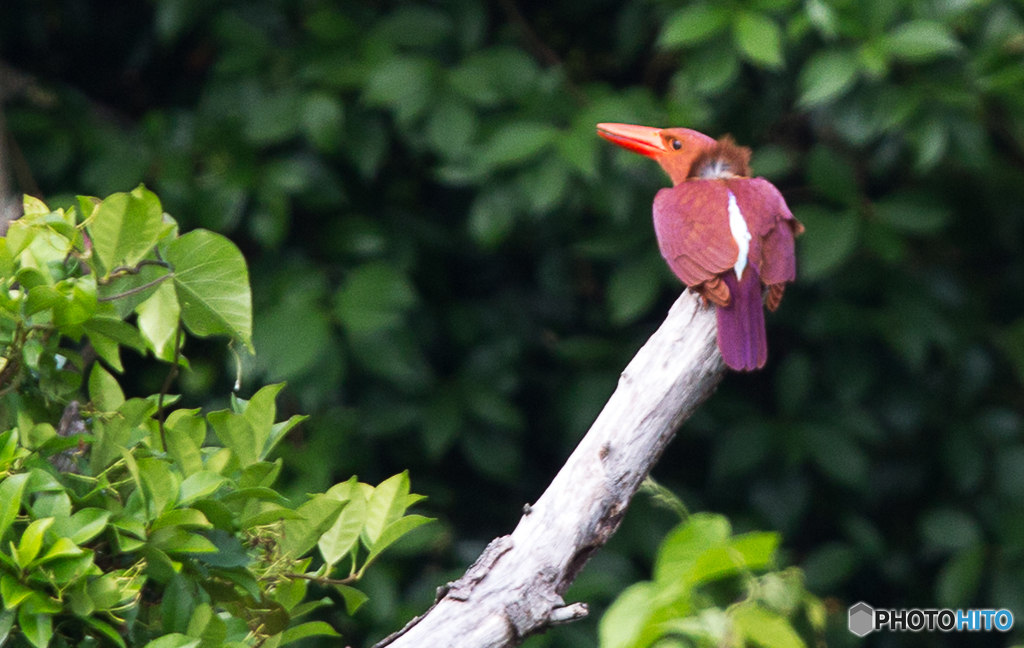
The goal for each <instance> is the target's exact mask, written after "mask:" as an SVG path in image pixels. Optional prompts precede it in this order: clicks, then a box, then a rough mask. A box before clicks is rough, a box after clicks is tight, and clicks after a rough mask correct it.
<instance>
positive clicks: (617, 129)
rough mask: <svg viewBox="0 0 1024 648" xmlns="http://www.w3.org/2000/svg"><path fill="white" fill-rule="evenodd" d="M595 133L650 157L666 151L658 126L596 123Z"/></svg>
mask: <svg viewBox="0 0 1024 648" xmlns="http://www.w3.org/2000/svg"><path fill="white" fill-rule="evenodd" d="M597 134H598V135H600V136H601V137H603V138H605V139H606V140H608V141H609V142H611V143H613V144H618V145H619V146H621V147H622V148H624V149H628V150H630V151H633V152H634V153H639V154H640V155H646V156H647V157H650V158H656V157H658V156H659V155H661V154H662V153H665V152H666V151H667V149H666V148H665V140H663V139H662V138H661V129H660V128H651V127H650V126H633V125H632V124H598V125H597Z"/></svg>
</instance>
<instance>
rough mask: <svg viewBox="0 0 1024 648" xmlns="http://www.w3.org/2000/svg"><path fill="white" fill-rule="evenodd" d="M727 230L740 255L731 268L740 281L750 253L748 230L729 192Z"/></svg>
mask: <svg viewBox="0 0 1024 648" xmlns="http://www.w3.org/2000/svg"><path fill="white" fill-rule="evenodd" d="M729 230H730V231H731V232H732V238H733V240H735V241H736V246H737V247H739V249H740V253H739V254H738V255H736V265H734V266H733V270H735V271H736V280H737V281H739V280H741V279H742V275H743V269H744V268H746V267H747V255H748V254H749V253H750V239H751V238H752V237H751V235H750V230H749V229H747V221H746V219H744V218H743V214H741V213H740V206H739V205H738V204H736V196H735V195H734V194H733V192H731V191H730V192H729Z"/></svg>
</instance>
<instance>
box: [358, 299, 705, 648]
mask: <svg viewBox="0 0 1024 648" xmlns="http://www.w3.org/2000/svg"><path fill="white" fill-rule="evenodd" d="M715 332H716V328H715V314H714V310H713V309H709V308H707V307H705V306H702V305H701V303H700V299H699V298H698V297H696V296H695V295H693V294H691V293H689V292H687V293H685V294H683V296H681V297H680V298H679V299H678V300H677V301H676V303H675V305H674V306H673V307H672V310H671V311H670V312H669V315H668V317H667V318H666V320H665V322H664V324H662V326H661V328H659V329H658V331H657V332H656V333H655V334H654V335H653V336H652V337H651V339H650V340H649V341H648V342H647V344H645V345H644V347H643V348H642V349H640V351H639V352H638V353H637V354H636V357H634V358H633V360H632V361H631V362H630V363H629V366H627V367H626V370H625V371H624V372H623V373H622V376H621V377H620V379H619V386H618V388H617V389H616V390H615V393H614V394H612V397H611V398H610V399H609V400H608V403H607V404H606V405H605V407H604V409H603V410H602V411H601V414H600V415H599V416H598V417H597V420H596V421H594V424H593V426H591V428H590V431H589V432H588V433H587V435H586V436H585V437H584V438H583V440H582V441H580V444H579V446H578V447H577V448H576V450H575V451H574V452H573V454H572V456H571V457H569V460H568V461H567V462H566V464H565V466H563V467H562V470H561V471H559V473H558V475H556V476H555V478H554V480H553V481H552V482H551V485H550V486H548V489H547V490H546V491H545V492H544V494H543V495H542V496H541V498H540V499H539V500H537V502H536V503H535V504H533V505H531V506H530V507H529V509H528V512H524V515H523V517H522V518H521V519H520V521H519V525H518V526H517V527H516V529H515V531H513V532H512V534H511V535H509V536H503V537H502V538H498V539H497V540H495V541H493V542H492V543H491V544H490V545H488V549H487V550H485V552H484V555H482V556H481V558H480V559H479V560H478V561H477V562H476V563H475V564H474V566H473V567H472V568H470V570H469V571H467V572H466V575H465V576H463V577H462V578H461V579H459V580H458V581H456V582H455V583H451V584H449V586H448V587H446V588H442V589H441V590H440V591H439V592H438V601H437V602H436V603H435V604H434V606H433V607H432V608H431V609H430V610H428V611H427V612H426V613H425V614H424V615H423V616H422V617H419V618H418V619H414V620H413V621H411V622H410V623H409V624H408V625H406V627H405V628H403V629H402V630H400V631H398V632H396V633H395V634H393V635H391V636H390V637H387V638H386V639H384V640H383V641H382V642H380V643H379V644H377V646H376V648H383V647H384V646H389V645H390V646H392V648H411V647H413V646H417V647H418V646H439V647H440V646H444V647H446V648H512V647H514V646H518V645H519V644H521V643H522V642H523V641H524V640H525V638H526V637H527V636H529V635H531V634H535V633H537V632H543V631H544V630H546V629H547V628H548V627H550V626H552V625H555V624H559V623H567V622H569V621H573V620H576V619H580V618H582V617H583V616H584V615H585V614H586V607H585V606H583V605H581V604H570V605H566V603H565V601H563V600H562V595H563V594H565V592H566V590H568V589H569V586H570V585H571V584H572V582H573V580H575V578H576V575H577V574H578V573H579V572H580V570H582V569H583V566H584V565H585V564H586V563H587V560H589V559H590V557H591V556H592V555H593V554H594V553H595V552H597V551H598V550H599V549H600V548H601V547H602V546H604V544H605V543H606V542H607V541H608V539H609V538H610V537H611V536H612V534H613V533H615V530H616V529H617V528H618V526H619V523H620V522H621V521H622V518H623V516H624V515H625V512H626V507H627V506H628V505H629V501H630V499H631V498H632V497H633V495H634V494H635V493H636V491H637V488H639V486H640V483H641V482H642V481H643V479H644V477H645V476H646V475H647V473H648V472H649V471H650V470H651V468H652V467H653V466H654V464H655V463H656V462H657V460H658V458H659V457H660V456H661V453H662V451H663V450H664V449H665V447H666V446H667V445H668V443H669V441H671V440H672V437H673V436H674V435H675V431H676V428H678V426H679V425H680V424H681V423H682V421H683V420H685V419H686V418H688V417H689V416H690V414H692V413H693V411H694V410H695V409H696V408H697V406H698V405H700V403H701V402H703V401H704V399H705V398H707V397H708V396H709V395H710V394H711V393H712V392H713V391H714V389H715V387H716V386H717V385H718V383H719V381H720V380H721V378H722V374H723V372H724V365H723V364H722V357H721V355H720V354H719V352H718V348H717V346H716V344H715Z"/></svg>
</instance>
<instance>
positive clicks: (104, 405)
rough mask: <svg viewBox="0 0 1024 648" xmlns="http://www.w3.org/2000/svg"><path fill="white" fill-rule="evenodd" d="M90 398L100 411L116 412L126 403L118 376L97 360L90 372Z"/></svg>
mask: <svg viewBox="0 0 1024 648" xmlns="http://www.w3.org/2000/svg"><path fill="white" fill-rule="evenodd" d="M89 400H90V401H91V402H92V405H93V407H95V408H96V409H97V410H98V411H100V412H115V411H117V410H118V408H120V407H121V406H122V405H124V392H123V391H121V385H120V384H119V383H118V382H117V378H114V377H113V376H112V375H110V372H109V371H107V370H106V369H104V368H103V365H101V364H100V363H98V362H96V363H94V364H93V366H92V371H91V372H89Z"/></svg>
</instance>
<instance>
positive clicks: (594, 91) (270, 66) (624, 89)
mask: <svg viewBox="0 0 1024 648" xmlns="http://www.w3.org/2000/svg"><path fill="white" fill-rule="evenodd" d="M517 5H518V10H516V11H511V12H510V11H509V9H508V7H512V8H513V9H515V8H516V6H517ZM517 13H518V17H517V15H516V14H517ZM1022 38H1024V12H1022V9H1021V5H1020V3H1019V2H1016V1H1014V0H987V1H963V2H954V1H945V0H935V1H918V0H863V1H852V0H806V1H803V2H797V1H796V0H737V1H736V2H730V3H720V2H707V1H705V2H701V1H699V0H698V1H690V0H678V1H675V0H673V1H662V0H658V1H654V2H649V1H646V0H627V1H625V2H619V3H610V2H606V1H604V0H592V1H590V2H580V1H579V0H552V1H550V2H546V3H525V2H518V3H516V2H500V3H488V2H484V1H483V0H432V1H429V2H428V1H426V0H423V1H418V0H408V1H405V2H400V3H365V2H364V3H360V2H333V1H330V0H311V1H308V2H302V3H288V2H279V1H277V0H255V1H245V2H240V1H238V0H211V1H209V2H203V3H196V2H194V1H193V0H154V1H153V2H151V3H134V4H133V5H131V7H130V8H124V7H118V8H117V9H116V10H114V9H105V8H104V6H103V5H102V3H84V2H80V1H79V0H55V1H53V2H49V3H36V2H32V1H31V0H13V1H11V2H9V3H8V4H7V6H6V7H5V20H4V21H2V22H0V55H2V56H3V58H4V60H5V61H7V62H9V63H11V64H12V65H14V66H16V67H17V68H18V69H19V70H23V71H25V72H28V73H30V74H32V75H34V83H33V84H30V88H29V90H27V91H25V92H23V93H21V94H19V95H17V96H16V97H14V98H12V99H11V100H10V101H9V102H8V103H7V105H6V107H5V116H6V118H7V123H8V128H9V130H10V139H11V140H12V141H14V142H16V143H17V145H18V147H19V150H20V151H22V152H23V153H24V160H25V162H24V166H25V167H26V168H27V169H28V170H29V173H28V174H27V175H28V177H29V178H31V179H32V180H34V182H35V183H36V184H37V185H38V187H39V189H40V191H41V192H42V193H44V194H46V195H47V196H48V197H50V202H51V204H54V205H70V204H73V199H72V198H71V195H72V193H73V192H74V191H78V190H80V189H85V190H88V191H91V192H93V193H96V194H101V195H106V194H108V193H111V192H114V191H126V190H128V189H130V188H131V187H133V186H135V185H137V184H138V183H139V182H141V181H145V182H146V183H147V185H148V186H151V187H154V188H156V189H157V190H158V193H159V194H160V196H161V197H162V198H163V200H164V202H165V203H166V204H167V206H168V208H169V210H170V211H172V212H173V213H175V214H180V215H182V218H188V219H189V220H188V221H187V224H188V227H205V228H207V229H210V230H214V231H218V232H222V233H227V232H230V233H231V234H232V237H233V238H234V239H235V240H238V241H241V244H242V245H243V247H244V248H245V249H246V251H247V258H249V259H250V262H251V271H252V278H253V285H254V294H253V302H254V304H255V309H254V310H255V316H254V320H253V340H254V343H255V346H256V347H257V348H258V349H259V352H260V353H259V356H257V358H256V359H255V360H254V361H253V365H252V366H253V369H254V372H256V373H258V374H259V375H261V376H263V377H265V378H267V379H269V380H273V381H279V380H285V379H287V380H288V381H289V389H288V390H287V392H286V393H285V394H283V395H282V396H281V400H282V407H288V408H289V409H294V410H295V411H299V410H300V409H301V410H302V411H306V412H308V413H309V414H310V415H311V417H310V419H309V420H308V422H307V423H306V424H304V426H303V428H304V432H305V436H304V438H303V439H302V442H301V443H294V444H293V443H289V442H287V441H286V442H284V443H282V444H279V446H278V448H279V449H280V451H281V452H282V453H284V454H285V456H286V457H288V458H289V459H294V460H295V461H296V462H301V465H302V468H303V469H302V470H301V471H296V472H295V473H293V474H288V473H289V471H288V470H287V469H286V470H285V471H284V472H285V477H284V478H283V479H284V483H285V484H286V487H287V488H289V489H292V490H293V491H294V492H296V493H302V492H322V491H324V490H326V489H328V488H329V487H330V486H331V485H332V484H333V483H334V482H336V481H337V480H338V479H339V478H340V477H341V476H342V475H347V474H351V473H353V472H356V471H357V468H358V471H359V473H360V474H362V475H366V474H370V475H373V476H374V477H375V479H382V478H385V477H387V476H388V475H390V474H392V473H393V472H395V471H396V468H395V467H396V466H402V467H406V466H408V467H410V468H411V469H412V470H413V471H414V472H415V474H416V475H417V484H418V487H420V488H422V489H423V491H424V492H426V493H429V494H430V495H431V496H432V500H431V501H432V502H434V503H436V505H437V507H438V510H440V511H441V512H442V514H443V522H444V523H443V524H439V525H436V530H435V535H434V536H433V539H435V540H437V541H438V545H437V546H439V547H441V549H440V550H439V551H438V552H437V553H435V554H433V555H432V557H431V559H430V560H429V561H428V562H427V564H425V565H423V564H418V565H417V566H416V568H415V569H401V568H399V567H394V568H393V569H392V570H390V571H386V572H385V571H381V572H379V573H380V574H381V575H380V577H379V579H378V580H375V577H374V575H373V574H374V571H373V570H371V572H370V573H369V574H368V575H367V580H366V581H365V582H367V583H368V585H367V587H371V585H369V583H372V588H373V591H374V594H375V596H374V598H373V599H372V600H371V601H370V602H369V603H367V606H366V608H365V612H366V614H365V616H364V617H363V619H364V621H363V623H364V625H363V626H362V627H361V628H354V630H356V631H357V632H358V633H359V634H360V635H361V636H363V637H372V636H379V635H381V634H382V633H384V632H385V631H388V630H393V629H394V628H397V627H399V626H400V625H401V624H402V623H404V622H405V621H406V620H407V619H408V618H409V617H411V616H412V615H413V614H415V613H419V612H421V611H422V610H423V609H425V607H426V606H427V605H428V604H429V601H430V599H431V597H432V591H433V588H434V587H436V586H437V585H439V584H441V583H443V582H444V580H445V579H450V578H451V576H452V575H453V574H452V573H450V571H449V570H451V571H457V568H456V567H455V565H457V564H458V565H464V564H467V563H468V562H470V561H472V560H473V559H474V558H475V557H476V549H477V548H478V547H477V544H475V543H474V542H473V541H474V540H475V541H479V543H482V542H485V541H486V540H489V539H490V538H492V537H494V536H496V535H499V534H501V533H505V532H507V530H508V529H509V528H510V527H511V525H512V524H513V523H514V519H515V517H516V516H517V514H518V509H519V507H520V506H521V503H522V502H524V501H530V500H532V499H533V498H535V497H536V495H537V493H538V491H539V489H540V488H541V487H542V485H543V484H545V483H546V482H547V480H548V477H549V476H550V474H551V472H552V471H553V470H554V469H555V467H556V466H558V465H561V463H562V461H563V460H564V457H565V456H566V455H567V453H568V450H569V449H570V448H571V447H572V445H573V443H574V442H575V440H576V439H577V438H578V437H579V435H581V434H582V433H583V431H584V430H585V429H586V428H587V426H588V425H589V424H590V422H591V421H592V420H593V417H594V415H595V413H596V411H597V409H598V408H599V407H600V406H601V404H602V403H603V402H604V401H605V400H606V398H607V396H608V394H609V393H610V391H611V390H612V389H613V387H614V384H615V380H616V377H617V375H618V372H619V371H620V370H621V368H622V366H623V365H624V362H625V361H626V360H627V359H628V358H629V357H630V356H631V355H632V353H633V351H634V350H635V349H636V348H637V347H638V346H639V344H640V342H641V340H643V339H644V338H645V337H646V335H647V334H648V333H649V332H650V330H652V328H653V327H654V326H655V325H656V323H657V322H658V321H659V320H660V319H661V317H662V315H663V313H664V311H665V308H666V307H667V305H668V304H669V303H670V301H671V299H672V298H673V297H674V295H675V294H677V292H678V290H679V285H678V283H677V282H675V280H674V279H673V278H672V277H671V275H670V274H669V273H668V272H667V270H666V269H665V268H664V265H663V264H662V263H661V261H660V259H659V258H658V255H657V251H656V247H655V243H654V239H653V234H652V232H651V226H650V205H651V199H652V197H653V195H654V193H655V192H656V191H657V189H658V188H660V187H662V186H664V184H665V180H664V178H662V177H661V175H660V171H659V170H658V169H657V168H656V167H655V166H654V165H653V164H651V163H650V162H649V161H648V160H643V159H641V158H639V157H638V156H631V155H629V154H626V153H620V152H618V151H615V150H612V147H610V146H604V145H603V144H602V142H600V141H599V139H598V138H597V137H595V135H594V124H596V123H598V122H602V121H623V122H633V123H642V124H648V125H673V126H675V125H678V126H688V127H692V128H696V129H699V130H701V131H703V132H707V133H709V134H711V135H714V136H718V135H721V134H724V133H732V134H733V136H734V137H735V138H736V140H737V141H738V142H740V143H742V144H746V145H750V146H752V147H753V148H754V156H753V164H754V167H755V171H756V173H757V174H759V175H764V176H766V177H768V178H769V179H771V180H772V181H773V182H774V183H776V185H777V186H779V188H780V189H781V190H782V191H783V193H784V195H785V196H786V198H787V200H788V202H789V203H790V205H791V206H792V207H793V208H794V210H795V211H796V213H797V215H798V217H799V218H800V219H801V220H802V221H803V222H804V223H805V224H806V225H807V233H806V234H805V235H804V236H803V237H801V240H800V243H799V245H800V250H799V255H800V256H799V267H800V273H801V276H800V281H799V282H798V283H797V284H795V285H794V286H793V287H792V288H791V289H789V290H788V291H787V295H786V299H785V302H784V303H783V304H782V307H781V309H780V310H779V312H778V313H776V314H774V315H772V316H771V317H769V319H768V321H769V327H770V328H769V336H770V340H771V341H770V348H771V358H770V360H769V366H768V368H767V369H766V370H765V371H764V372H763V373H761V374H759V375H757V376H729V377H728V378H727V380H726V382H725V384H724V385H723V386H722V388H721V389H719V391H718V392H717V394H716V395H715V397H714V398H713V399H711V401H709V402H708V403H707V404H706V406H705V407H703V408H702V411H701V412H700V414H699V416H698V417H697V418H695V419H694V420H693V421H692V422H691V424H690V425H688V426H687V427H686V428H685V430H684V431H683V433H682V438H681V439H680V440H679V441H677V443H676V445H675V447H673V448H670V449H669V452H668V453H667V454H666V456H665V458H664V460H663V462H662V464H661V466H660V467H659V469H658V475H657V476H658V477H659V479H660V480H661V481H662V482H663V483H665V484H666V485H668V486H670V487H672V488H673V489H675V490H677V491H679V492H682V493H684V494H685V499H686V500H687V502H688V503H689V504H690V506H691V508H695V509H696V508H700V509H710V510H715V511H722V512H727V513H728V515H729V517H730V519H731V520H732V522H733V524H734V526H735V527H736V528H737V529H753V528H770V529H773V530H776V531H779V532H781V533H782V534H783V537H784V538H785V539H786V542H785V544H786V546H787V547H789V548H791V549H792V554H791V555H792V558H793V562H794V563H796V564H800V565H802V566H803V567H804V569H805V573H806V576H807V585H808V587H809V588H810V589H811V590H812V591H814V592H816V593H818V594H820V595H826V594H827V595H830V596H834V597H836V598H837V600H839V601H840V602H841V603H844V604H848V603H852V602H855V601H857V600H865V601H868V602H870V603H872V604H877V605H886V606H889V607H920V606H922V605H926V604H927V605H931V604H933V603H939V602H941V603H943V604H949V605H962V606H968V605H976V606H979V607H1006V608H1009V609H1011V610H1013V611H1014V612H1015V613H1016V614H1017V615H1018V616H1020V615H1022V614H1024V597H1022V594H1021V590H1020V588H1019V586H1018V584H1019V583H1020V582H1021V581H1022V579H1024V563H1022V562H1021V560H1020V556H1019V547H1020V546H1021V542H1022V532H1021V530H1020V525H1019V524H1017V523H1016V520H1017V519H1018V518H1019V517H1020V514H1021V510H1022V506H1024V479H1022V478H1021V475H1022V474H1024V418H1022V413H1021V412H1022V404H1021V399H1020V393H1021V385H1022V384H1024V299H1022V295H1024V225H1022V223H1024V218H1022V216H1021V208H1020V206H1021V205H1022V204H1024V179H1022V163H1021V160H1022V159H1024V154H1022V151H1024V49H1022V47H1021V43H1022ZM82 51H89V52H93V53H95V54H96V56H101V57H102V60H103V61H104V65H96V64H95V63H94V62H90V61H86V60H85V59H86V58H87V57H83V56H81V52H82ZM22 188H23V189H29V190H30V189H32V187H31V186H29V183H28V182H23V185H22ZM62 196H63V197H62ZM183 222H184V221H183ZM145 272H157V270H156V269H152V268H150V269H147V270H145ZM127 280H128V279H125V281H127ZM146 280H150V279H146ZM161 290H164V292H165V293H167V299H170V297H169V295H170V293H171V291H169V290H166V289H163V288H161ZM175 294H176V293H175ZM367 295H371V296H372V295H387V297H386V298H384V297H381V298H380V299H379V300H375V299H368V298H367ZM0 298H2V297H0ZM72 316H73V314H72ZM150 337H151V339H152V340H153V341H154V342H155V341H156V340H157V339H162V340H164V342H163V343H162V346H161V347H160V348H161V349H163V353H165V354H166V353H167V351H168V349H170V350H171V352H173V348H174V345H173V343H169V342H167V341H166V340H168V339H169V338H168V337H167V334H166V332H165V333H164V334H163V337H161V336H160V335H157V334H156V333H151V334H150ZM164 357H165V359H169V357H170V356H164ZM189 361H190V364H191V367H192V369H193V371H192V372H191V373H190V374H189V376H190V377H189V378H187V379H186V380H185V381H184V382H183V387H182V389H183V391H184V395H185V396H186V397H188V398H192V399H194V400H196V401H199V402H203V399H205V398H208V395H209V394H210V393H213V390H212V389H211V387H212V386H213V385H214V384H217V382H216V381H217V380H224V378H223V375H224V373H225V371H224V369H223V367H224V366H225V365H230V363H229V362H225V361H224V360H223V359H222V358H221V357H219V356H218V355H217V354H216V353H214V352H211V353H203V354H191V355H190V357H189ZM109 366H111V367H112V368H113V366H112V365H109ZM228 373H231V372H230V371H228ZM162 379H163V376H162V375H160V376H158V377H156V378H155V379H154V378H152V377H150V378H149V379H148V383H149V384H152V383H154V382H155V383H156V384H159V382H160V381H161V380H162ZM140 382H145V381H141V380H140ZM150 391H152V390H150ZM146 393H148V392H146ZM215 407H216V408H222V407H223V404H220V405H216V406H215ZM336 473H337V474H336ZM512 503H514V504H512ZM671 524H672V522H671V521H670V520H667V519H666V518H665V517H664V516H663V515H662V514H661V513H660V512H658V511H656V510H652V509H650V508H649V507H647V505H646V504H645V503H643V502H641V503H639V504H638V506H635V507H633V508H632V509H631V512H630V514H629V515H628V516H627V518H626V520H625V522H624V526H623V529H622V531H621V532H620V534H619V535H618V536H617V538H616V539H615V541H614V543H613V546H612V547H610V550H609V552H607V553H602V554H599V555H598V556H597V557H596V558H595V561H594V564H593V565H592V566H591V567H588V569H586V570H584V572H583V573H582V574H581V578H580V581H578V585H577V587H576V589H575V590H574V591H572V592H569V593H568V594H567V596H568V597H570V598H572V597H577V598H585V599H586V600H588V601H593V602H600V601H602V600H603V601H610V600H611V599H612V598H614V596H615V595H616V594H617V593H618V592H620V591H621V590H623V589H624V588H625V587H626V586H627V585H628V584H629V583H631V582H633V581H635V580H637V579H638V578H641V577H642V575H641V573H639V571H638V570H637V568H636V566H635V565H637V564H646V563H648V562H651V561H653V560H654V557H655V554H656V549H657V541H656V540H657V538H660V537H662V535H663V534H664V533H665V532H666V531H667V530H668V529H669V527H670V526H671ZM453 527H456V528H457V529H458V533H457V534H456V533H451V532H450V531H451V529H452V528H453ZM424 536H426V532H424ZM455 536H457V537H459V538H462V539H463V540H462V541H460V542H457V543H456V542H452V541H450V538H452V537H455ZM954 540H955V541H954ZM594 609H595V610H598V609H599V606H595V608H594ZM595 616H598V615H596V614H595ZM833 627H834V629H835V630H836V631H837V632H838V635H839V636H840V637H843V636H845V635H846V634H848V633H846V630H845V628H844V627H843V623H842V619H836V620H835V622H834V623H833ZM595 632H596V628H595V627H594V626H590V627H587V628H584V627H582V626H576V627H574V626H567V627H565V628H560V629H558V630H556V631H553V632H551V633H549V634H548V635H545V636H543V637H536V638H531V640H530V641H531V642H533V645H534V646H540V645H593V642H594V634H595ZM893 641H894V642H905V641H910V638H909V636H908V635H900V636H894V637H893ZM935 641H937V642H939V643H941V642H942V641H944V639H943V638H942V637H937V638H935ZM355 643H356V642H355V641H354V642H353V644H354V645H355ZM829 643H830V644H832V643H835V640H834V639H833V638H832V637H829Z"/></svg>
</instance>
